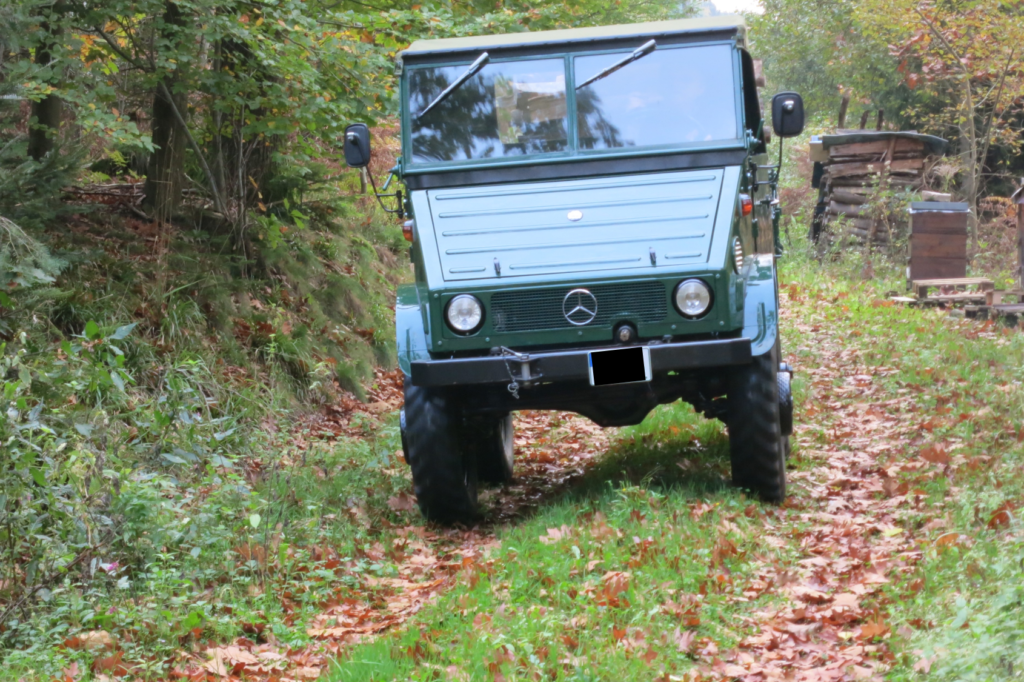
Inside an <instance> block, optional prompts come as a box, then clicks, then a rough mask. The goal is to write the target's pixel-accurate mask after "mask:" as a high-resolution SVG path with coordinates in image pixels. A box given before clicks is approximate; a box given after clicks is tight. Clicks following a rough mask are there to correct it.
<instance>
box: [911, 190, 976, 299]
mask: <svg viewBox="0 0 1024 682" xmlns="http://www.w3.org/2000/svg"><path fill="white" fill-rule="evenodd" d="M967 211H968V207H967V204H965V203H960V202H946V201H918V202H914V203H913V204H911V205H910V266H909V268H908V270H909V272H908V273H907V275H908V276H907V279H908V280H909V281H916V280H924V279H955V278H960V277H966V276H967V217H968V213H967Z"/></svg>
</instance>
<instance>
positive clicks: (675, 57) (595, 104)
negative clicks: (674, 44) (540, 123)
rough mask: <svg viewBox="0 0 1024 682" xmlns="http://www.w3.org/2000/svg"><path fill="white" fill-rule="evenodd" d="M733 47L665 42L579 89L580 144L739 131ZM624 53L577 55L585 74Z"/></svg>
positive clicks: (699, 138)
mask: <svg viewBox="0 0 1024 682" xmlns="http://www.w3.org/2000/svg"><path fill="white" fill-rule="evenodd" d="M732 53H733V50H732V48H731V47H729V46H728V45H707V46H702V47H687V48H677V49H665V48H662V47H659V48H658V49H657V50H655V51H654V52H652V53H651V54H649V55H647V56H646V57H644V58H643V59H642V60H638V61H636V62H634V63H632V64H629V65H627V66H624V67H623V68H622V69H620V70H618V71H616V72H615V73H612V74H611V75H609V76H607V77H605V78H602V79H601V80H599V81H596V82H594V83H592V84H590V85H588V86H586V87H584V88H582V89H580V91H579V92H577V93H576V125H577V128H578V131H579V148H580V149H610V148H616V147H648V146H655V145H673V144H679V143H687V142H691V143H692V142H714V141H717V140H732V139H735V138H736V131H737V127H738V126H737V125H736V87H735V85H734V78H733V60H732ZM621 56H622V55H621V54H619V53H616V54H601V55H590V56H586V57H577V58H576V59H575V60H574V62H575V64H574V65H575V69H576V79H577V81H582V79H584V78H587V77H588V76H590V75H591V74H593V73H595V72H597V71H600V70H601V69H603V68H605V67H607V66H608V65H609V64H612V63H614V62H615V60H616V59H620V58H621Z"/></svg>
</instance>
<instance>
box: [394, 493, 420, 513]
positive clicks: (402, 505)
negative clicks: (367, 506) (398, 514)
mask: <svg viewBox="0 0 1024 682" xmlns="http://www.w3.org/2000/svg"><path fill="white" fill-rule="evenodd" d="M388 506H389V507H390V508H391V510H392V511H413V510H414V509H415V508H416V500H415V498H413V496H412V495H410V494H409V493H407V492H405V491H402V492H400V493H398V494H397V495H395V496H394V497H389V498H388Z"/></svg>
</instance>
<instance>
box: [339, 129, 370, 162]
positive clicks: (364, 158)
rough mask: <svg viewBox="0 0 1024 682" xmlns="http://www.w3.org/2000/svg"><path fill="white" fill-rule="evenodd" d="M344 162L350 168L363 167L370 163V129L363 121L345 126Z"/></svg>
mask: <svg viewBox="0 0 1024 682" xmlns="http://www.w3.org/2000/svg"><path fill="white" fill-rule="evenodd" d="M344 149H345V163H347V164H348V165H349V166H351V167H352V168H364V167H366V165H367V164H368V163H370V129H369V128H367V127H366V124H365V123H353V124H352V125H350V126H349V127H347V128H345V147H344Z"/></svg>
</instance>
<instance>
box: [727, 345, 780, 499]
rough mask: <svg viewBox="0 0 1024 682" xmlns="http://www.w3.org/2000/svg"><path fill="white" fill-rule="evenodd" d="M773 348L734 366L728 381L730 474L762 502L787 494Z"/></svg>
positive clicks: (776, 370)
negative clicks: (744, 363)
mask: <svg viewBox="0 0 1024 682" xmlns="http://www.w3.org/2000/svg"><path fill="white" fill-rule="evenodd" d="M775 353H776V352H775V350H773V351H772V352H770V353H765V354H764V355H761V356H758V357H755V358H754V359H753V361H752V362H751V363H750V364H749V365H742V366H740V367H737V368H736V369H735V370H733V373H732V376H731V377H730V384H729V395H728V398H729V415H728V420H729V421H728V424H729V454H730V458H731V459H732V480H733V483H734V484H735V485H737V486H739V487H740V488H746V489H748V490H751V491H753V492H755V493H757V495H758V496H759V497H760V498H761V499H763V500H765V501H767V502H782V501H783V500H784V499H785V498H786V452H785V449H786V446H785V442H784V438H783V436H782V429H781V424H780V423H779V383H778V376H777V375H778V367H779V362H778V358H777V357H776V354H775Z"/></svg>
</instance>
